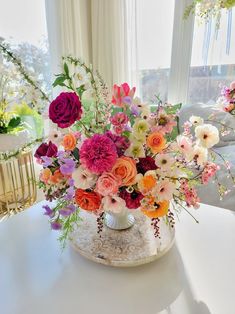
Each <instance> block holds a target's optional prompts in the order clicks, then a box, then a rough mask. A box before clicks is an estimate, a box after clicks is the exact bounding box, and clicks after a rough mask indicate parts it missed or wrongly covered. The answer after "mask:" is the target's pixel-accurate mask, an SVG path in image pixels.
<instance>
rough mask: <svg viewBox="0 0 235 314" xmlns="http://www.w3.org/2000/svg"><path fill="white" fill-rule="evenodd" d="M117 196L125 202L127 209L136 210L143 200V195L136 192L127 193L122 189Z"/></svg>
mask: <svg viewBox="0 0 235 314" xmlns="http://www.w3.org/2000/svg"><path fill="white" fill-rule="evenodd" d="M119 196H120V197H121V198H122V199H124V201H125V202H126V207H127V208H129V209H136V208H138V207H140V201H141V200H142V199H143V198H144V195H143V194H141V193H140V192H138V191H135V190H134V191H133V192H131V193H129V192H128V191H127V190H126V189H123V190H122V191H121V192H120V193H119Z"/></svg>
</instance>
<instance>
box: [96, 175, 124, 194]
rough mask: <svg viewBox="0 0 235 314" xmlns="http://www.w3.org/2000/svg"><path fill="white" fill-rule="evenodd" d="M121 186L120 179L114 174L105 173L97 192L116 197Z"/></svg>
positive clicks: (97, 186) (100, 179)
mask: <svg viewBox="0 0 235 314" xmlns="http://www.w3.org/2000/svg"><path fill="white" fill-rule="evenodd" d="M120 184H121V180H120V178H118V177H116V176H115V175H113V174H112V173H103V174H102V175H101V176H100V177H99V179H98V181H97V183H96V192H98V193H99V194H101V195H103V196H106V195H114V194H116V193H117V192H118V188H119V186H120Z"/></svg>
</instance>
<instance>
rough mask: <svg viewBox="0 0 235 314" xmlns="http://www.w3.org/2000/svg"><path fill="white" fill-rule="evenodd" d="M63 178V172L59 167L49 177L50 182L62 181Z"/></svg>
mask: <svg viewBox="0 0 235 314" xmlns="http://www.w3.org/2000/svg"><path fill="white" fill-rule="evenodd" d="M63 179H64V176H63V174H62V173H61V172H60V170H59V169H57V170H56V171H55V172H54V174H53V175H51V177H50V182H51V183H53V184H56V183H59V182H60V181H62V180H63Z"/></svg>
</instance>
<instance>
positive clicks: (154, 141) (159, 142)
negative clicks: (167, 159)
mask: <svg viewBox="0 0 235 314" xmlns="http://www.w3.org/2000/svg"><path fill="white" fill-rule="evenodd" d="M146 144H147V146H148V147H149V148H150V149H151V151H152V153H154V154H156V153H160V152H161V151H162V150H163V149H164V148H165V147H166V139H165V138H164V136H163V134H162V133H160V132H154V133H151V134H150V135H149V136H148V137H147V143H146Z"/></svg>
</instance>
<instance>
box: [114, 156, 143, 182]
mask: <svg viewBox="0 0 235 314" xmlns="http://www.w3.org/2000/svg"><path fill="white" fill-rule="evenodd" d="M112 173H113V174H114V175H115V176H116V177H119V178H120V179H121V180H122V184H121V186H128V185H132V184H134V183H135V181H136V175H137V170H136V163H135V160H134V159H132V158H130V157H125V156H122V157H120V158H118V159H117V160H116V163H115V164H114V166H113V169H112Z"/></svg>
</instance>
